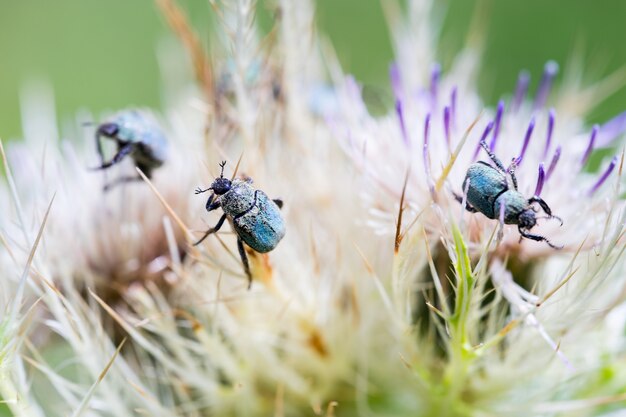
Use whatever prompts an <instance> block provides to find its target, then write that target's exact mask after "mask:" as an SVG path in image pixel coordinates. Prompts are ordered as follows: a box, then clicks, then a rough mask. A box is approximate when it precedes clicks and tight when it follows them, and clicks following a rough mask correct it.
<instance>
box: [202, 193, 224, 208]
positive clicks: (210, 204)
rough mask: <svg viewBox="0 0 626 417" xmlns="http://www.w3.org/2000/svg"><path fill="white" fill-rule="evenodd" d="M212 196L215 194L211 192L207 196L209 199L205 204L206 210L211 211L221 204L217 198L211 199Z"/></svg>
mask: <svg viewBox="0 0 626 417" xmlns="http://www.w3.org/2000/svg"><path fill="white" fill-rule="evenodd" d="M214 198H215V194H211V197H209V199H208V200H207V202H206V206H205V207H206V211H213V210H216V209H218V208H220V207H221V206H222V204H221V203H220V201H219V200H217V201H213V199H214Z"/></svg>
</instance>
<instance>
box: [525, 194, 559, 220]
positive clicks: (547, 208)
mask: <svg viewBox="0 0 626 417" xmlns="http://www.w3.org/2000/svg"><path fill="white" fill-rule="evenodd" d="M532 203H537V204H539V205H540V206H541V208H542V209H543V211H545V212H546V214H547V215H548V216H550V218H552V219H557V220H558V221H559V222H561V226H563V219H561V218H560V217H559V216H555V215H553V214H552V210H550V206H548V203H546V202H545V201H544V200H543V199H542V198H541V197H537V196H534V197H531V198H529V199H528V204H532Z"/></svg>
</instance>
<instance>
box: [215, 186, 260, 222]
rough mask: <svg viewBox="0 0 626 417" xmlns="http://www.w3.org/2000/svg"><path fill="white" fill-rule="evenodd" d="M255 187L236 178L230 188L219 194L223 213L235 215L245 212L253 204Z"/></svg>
mask: <svg viewBox="0 0 626 417" xmlns="http://www.w3.org/2000/svg"><path fill="white" fill-rule="evenodd" d="M254 193H255V189H254V188H253V187H252V186H251V185H250V184H249V183H247V182H245V181H241V180H239V179H236V180H234V181H233V182H232V185H231V187H230V190H229V191H228V192H226V193H225V194H223V195H222V196H220V203H221V206H222V210H224V213H226V214H228V215H230V216H236V215H238V214H241V213H245V212H246V211H247V210H249V209H250V208H251V207H252V206H253V205H254Z"/></svg>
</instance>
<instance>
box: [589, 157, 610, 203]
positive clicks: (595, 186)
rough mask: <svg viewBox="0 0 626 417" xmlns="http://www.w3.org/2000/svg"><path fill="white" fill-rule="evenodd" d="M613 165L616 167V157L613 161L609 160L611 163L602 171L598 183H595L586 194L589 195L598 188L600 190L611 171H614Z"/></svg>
mask: <svg viewBox="0 0 626 417" xmlns="http://www.w3.org/2000/svg"><path fill="white" fill-rule="evenodd" d="M615 165H617V156H614V157H613V159H612V160H611V163H610V164H609V166H608V167H607V169H606V170H605V171H604V174H602V176H601V177H600V178H599V179H598V182H596V183H595V184H594V185H593V187H591V189H590V190H589V193H588V194H589V195H591V194H593V193H595V192H596V191H598V188H600V187H601V186H602V184H604V181H606V179H607V178H608V177H609V175H611V172H613V170H614V169H615Z"/></svg>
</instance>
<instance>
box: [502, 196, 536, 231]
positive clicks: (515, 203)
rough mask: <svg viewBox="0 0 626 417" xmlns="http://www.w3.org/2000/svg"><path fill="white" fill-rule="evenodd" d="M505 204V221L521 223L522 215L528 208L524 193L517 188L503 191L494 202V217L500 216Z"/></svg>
mask: <svg viewBox="0 0 626 417" xmlns="http://www.w3.org/2000/svg"><path fill="white" fill-rule="evenodd" d="M503 205H504V223H506V224H520V216H521V215H522V213H524V212H526V211H527V209H528V203H527V202H526V198H524V196H523V195H522V193H520V192H518V191H515V190H508V191H505V192H504V193H502V194H501V195H500V196H499V197H498V198H497V199H496V201H495V203H494V218H496V219H498V218H500V207H502V206H503ZM531 212H532V210H531ZM533 214H534V213H533ZM525 219H526V218H525Z"/></svg>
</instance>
